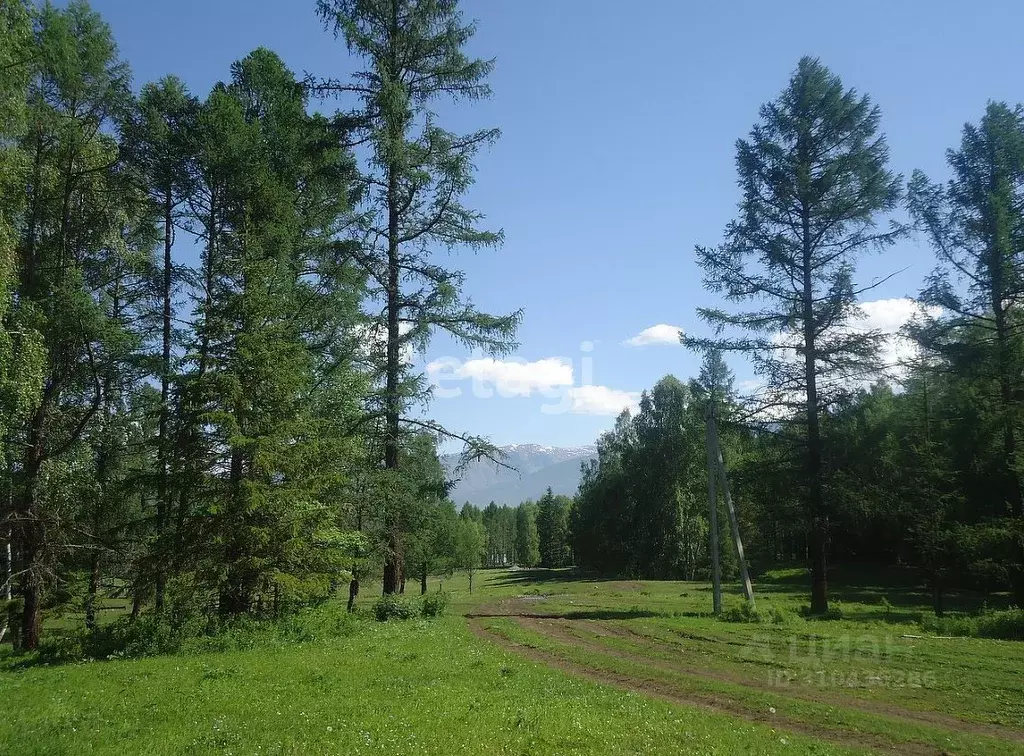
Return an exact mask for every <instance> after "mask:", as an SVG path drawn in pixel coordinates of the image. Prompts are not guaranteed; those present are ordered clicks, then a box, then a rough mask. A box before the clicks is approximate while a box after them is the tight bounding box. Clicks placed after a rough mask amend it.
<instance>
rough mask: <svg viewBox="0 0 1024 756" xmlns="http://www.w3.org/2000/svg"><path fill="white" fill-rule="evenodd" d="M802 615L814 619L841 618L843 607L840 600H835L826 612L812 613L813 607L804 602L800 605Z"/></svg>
mask: <svg viewBox="0 0 1024 756" xmlns="http://www.w3.org/2000/svg"><path fill="white" fill-rule="evenodd" d="M800 615H801V616H802V617H805V618H806V619H814V620H824V621H830V620H841V619H842V618H843V607H842V606H840V604H839V602H838V601H833V602H832V604H831V605H830V606H829V608H828V611H826V612H825V613H824V614H811V607H809V606H807V605H806V604H804V605H803V606H801V607H800Z"/></svg>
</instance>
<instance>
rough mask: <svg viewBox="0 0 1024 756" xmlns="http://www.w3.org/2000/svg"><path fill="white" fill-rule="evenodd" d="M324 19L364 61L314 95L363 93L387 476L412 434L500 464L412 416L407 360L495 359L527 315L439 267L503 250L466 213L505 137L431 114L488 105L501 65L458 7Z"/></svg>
mask: <svg viewBox="0 0 1024 756" xmlns="http://www.w3.org/2000/svg"><path fill="white" fill-rule="evenodd" d="M317 12H318V14H319V17H320V19H321V20H322V21H323V23H324V25H325V27H326V28H327V29H329V30H330V31H332V32H333V33H334V34H335V36H336V37H339V38H341V39H344V41H345V43H346V44H347V46H348V49H349V51H350V53H351V54H352V55H353V56H355V57H356V58H358V59H361V60H363V61H365V63H366V67H365V68H364V69H363V70H361V71H358V72H357V73H355V74H354V76H353V78H352V81H351V83H346V82H340V81H334V80H327V81H321V82H319V83H318V85H317V87H316V88H317V91H319V92H320V93H322V94H327V93H337V94H343V93H351V94H355V95H356V96H358V97H359V98H360V100H361V102H362V107H361V109H360V110H359V111H358V112H357V113H355V114H354V115H353V118H354V121H355V122H356V123H358V124H360V125H361V128H362V134H361V139H362V140H364V141H365V143H366V145H367V148H368V152H369V158H368V159H367V161H366V163H365V166H364V170H363V182H364V184H365V193H364V202H363V206H362V217H361V223H360V225H359V230H360V249H359V251H358V253H357V254H358V259H359V260H360V262H361V264H362V265H363V266H364V268H365V270H366V272H367V274H368V276H369V281H370V287H371V292H370V299H371V301H372V303H373V305H372V306H374V307H379V308H380V309H379V315H377V316H375V317H374V323H373V325H372V326H371V330H372V331H373V333H374V334H379V336H380V339H381V341H382V342H383V344H384V347H383V350H382V352H383V354H382V355H381V356H380V357H381V359H380V361H379V363H380V372H381V374H382V384H383V386H382V391H381V392H380V394H379V399H378V402H377V404H378V408H377V409H376V412H378V413H379V415H380V417H381V418H382V420H383V422H382V424H381V428H382V429H381V433H382V435H383V438H384V443H383V463H384V467H385V468H386V469H387V470H391V471H396V470H398V469H399V466H400V449H401V446H402V435H403V433H404V432H406V431H408V430H409V429H410V426H412V427H414V429H416V430H422V429H424V428H426V429H428V430H431V431H432V432H434V433H437V434H440V435H447V436H457V437H458V438H460V439H461V440H462V441H464V442H465V443H466V452H465V454H466V456H467V458H470V457H479V456H485V455H486V456H493V455H494V454H495V453H496V450H495V449H494V447H493V446H491V445H490V444H487V443H486V442H485V441H483V440H482V439H480V438H477V437H473V436H462V435H458V434H455V433H453V432H451V431H448V430H447V429H445V428H443V427H441V426H439V425H438V424H436V423H433V422H430V421H421V420H418V419H416V418H414V417H412V416H411V414H410V412H409V409H410V407H411V406H412V405H414V404H415V403H417V402H419V401H422V400H423V399H425V398H426V394H427V392H426V391H425V389H424V386H423V383H422V380H421V378H420V377H419V376H418V375H415V374H413V373H412V372H411V371H410V370H409V366H408V365H407V363H406V361H405V359H404V358H403V353H404V352H405V351H406V350H407V349H408V348H409V347H411V346H419V347H424V346H425V345H426V343H427V342H428V340H429V338H430V336H431V334H432V333H434V332H435V331H437V330H441V331H445V332H447V333H448V334H450V335H451V336H452V337H454V338H455V339H456V340H457V341H459V342H461V343H463V344H464V345H466V346H468V347H477V348H483V349H485V350H487V351H488V352H490V353H495V354H501V353H507V352H508V351H509V350H511V349H512V348H514V346H515V343H514V341H513V339H514V335H515V331H516V328H517V326H518V323H519V321H520V319H521V313H520V312H515V313H512V314H509V315H501V316H494V315H488V314H486V313H483V312H481V311H479V310H478V309H477V308H476V307H475V306H474V305H473V303H472V301H471V300H470V299H469V298H468V297H466V296H465V295H464V294H463V292H462V287H463V274H462V273H461V272H459V271H457V270H453V269H451V268H448V267H445V266H444V265H442V264H439V263H438V262H437V261H436V257H437V253H438V252H440V251H449V250H454V249H458V248H468V249H473V250H476V249H481V248H487V247H495V246H497V245H498V244H500V242H501V241H502V234H501V232H493V231H487V230H483V229H481V227H480V225H481V222H482V220H483V216H482V215H481V213H479V212H476V211H474V210H472V209H470V208H467V207H466V206H464V205H463V203H462V198H463V196H464V195H465V193H466V192H467V190H468V189H469V188H470V186H471V185H472V183H473V178H474V175H473V174H474V166H473V159H474V157H475V155H476V154H477V152H478V151H479V150H480V149H481V148H483V147H486V146H488V145H490V144H492V143H493V142H494V141H495V140H496V139H497V138H498V135H499V132H498V130H497V129H484V130H480V131H476V132H474V133H472V134H468V135H457V134H453V133H451V132H449V131H446V130H444V129H443V128H441V127H440V126H439V125H438V124H437V118H436V116H435V114H434V112H433V111H432V109H431V108H432V106H433V105H434V104H435V103H436V102H437V101H439V100H442V99H448V100H476V99H480V98H484V97H488V96H489V95H490V88H489V87H488V85H487V83H486V78H487V76H488V74H489V73H490V71H491V69H492V67H493V63H492V62H491V61H486V60H477V59H472V58H469V57H467V55H466V53H465V52H464V48H465V46H466V44H467V43H468V41H469V40H470V38H471V37H472V36H473V33H474V31H475V29H474V26H473V25H472V24H469V25H467V24H464V23H463V21H462V17H461V13H460V11H459V7H458V3H457V2H456V0H319V1H318V3H317ZM384 518H385V520H387V525H386V532H387V552H388V553H387V556H386V561H385V566H384V592H385V593H394V592H396V591H397V590H398V589H399V586H400V581H401V574H402V571H403V543H402V537H403V535H402V534H403V531H404V530H405V527H404V525H403V523H402V521H401V512H400V511H390V512H385V513H384Z"/></svg>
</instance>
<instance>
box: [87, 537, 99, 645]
mask: <svg viewBox="0 0 1024 756" xmlns="http://www.w3.org/2000/svg"><path fill="white" fill-rule="evenodd" d="M89 562H90V565H89V587H88V589H87V590H86V593H85V626H86V628H87V629H88V630H90V631H91V630H95V629H96V596H97V594H98V593H99V588H100V552H99V549H95V550H94V551H93V553H92V556H91V557H90V558H89Z"/></svg>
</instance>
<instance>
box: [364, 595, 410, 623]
mask: <svg viewBox="0 0 1024 756" xmlns="http://www.w3.org/2000/svg"><path fill="white" fill-rule="evenodd" d="M371 612H372V613H373V616H374V619H376V620H377V621H378V622H388V621H390V620H408V619H413V618H414V617H418V616H420V614H421V613H422V612H421V611H420V609H419V608H417V606H416V602H415V601H411V600H409V599H407V598H405V597H404V596H399V595H398V594H394V593H389V594H385V595H384V596H381V597H380V598H379V599H377V600H376V601H375V602H374V604H373V608H372V609H371Z"/></svg>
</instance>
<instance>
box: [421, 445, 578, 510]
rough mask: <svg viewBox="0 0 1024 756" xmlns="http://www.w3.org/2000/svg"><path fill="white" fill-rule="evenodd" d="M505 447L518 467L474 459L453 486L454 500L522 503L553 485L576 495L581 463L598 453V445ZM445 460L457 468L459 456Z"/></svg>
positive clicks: (510, 462) (509, 461) (481, 503)
mask: <svg viewBox="0 0 1024 756" xmlns="http://www.w3.org/2000/svg"><path fill="white" fill-rule="evenodd" d="M501 449H502V451H503V452H504V453H505V458H504V462H505V464H507V465H510V466H511V467H513V468H515V469H514V470H509V469H507V468H504V467H501V466H499V465H496V464H494V463H493V462H490V461H488V460H477V461H475V462H472V463H471V464H470V465H469V467H467V468H466V469H465V470H463V471H462V477H461V478H460V480H459V481H458V483H456V485H455V488H454V489H453V490H452V493H451V498H452V501H454V502H455V503H456V504H459V505H462V504H464V503H465V502H467V501H468V502H469V503H471V504H475V505H477V506H480V507H483V506H486V505H487V504H489V503H490V502H492V501H493V502H496V503H498V504H518V503H520V502H522V501H526V500H527V499H533V500H535V501H536V500H537V499H538V498H540V497H541V496H543V495H544V492H545V491H546V490H547V489H548V488H549V487H550V488H551V490H552V491H553V492H554V493H556V494H566V495H567V496H572V495H574V494H575V493H576V489H577V487H578V486H579V482H580V463H582V462H584V461H586V460H589V459H594V458H595V457H596V456H597V447H595V446H575V447H562V446H542V445H540V444H512V445H509V446H503V447H501ZM441 461H442V462H443V463H444V465H445V467H446V468H447V469H448V470H453V469H454V468H455V465H456V464H457V463H458V456H457V455H455V454H446V455H444V456H442V457H441Z"/></svg>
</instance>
